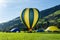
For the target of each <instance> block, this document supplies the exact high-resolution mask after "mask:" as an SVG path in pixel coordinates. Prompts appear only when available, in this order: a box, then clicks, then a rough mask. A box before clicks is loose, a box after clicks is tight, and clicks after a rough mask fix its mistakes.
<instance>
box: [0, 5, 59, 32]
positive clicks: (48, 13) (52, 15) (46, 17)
mask: <svg viewBox="0 0 60 40" xmlns="http://www.w3.org/2000/svg"><path fill="white" fill-rule="evenodd" d="M52 20H57V21H58V22H59V23H60V5H58V6H55V7H52V8H49V9H46V10H42V11H40V20H39V22H38V24H37V25H38V26H39V28H40V26H43V28H47V27H48V26H47V25H48V24H46V22H47V21H49V22H52ZM40 24H42V25H40ZM43 24H44V25H43ZM51 24H52V23H51ZM14 27H18V28H20V29H26V28H27V27H26V26H25V25H24V24H23V23H22V22H21V20H20V17H17V18H15V19H13V20H11V21H8V22H5V23H1V24H0V31H9V30H10V29H12V28H14ZM58 27H60V26H58Z"/></svg>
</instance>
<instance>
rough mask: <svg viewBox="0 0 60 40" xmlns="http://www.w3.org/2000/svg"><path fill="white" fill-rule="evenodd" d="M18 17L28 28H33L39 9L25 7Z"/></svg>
mask: <svg viewBox="0 0 60 40" xmlns="http://www.w3.org/2000/svg"><path fill="white" fill-rule="evenodd" d="M20 18H21V19H22V21H23V23H24V24H25V25H26V26H27V27H28V28H33V27H34V26H35V25H36V23H37V22H38V19H39V11H38V9H36V8H26V9H24V10H23V11H22V13H21V16H20Z"/></svg>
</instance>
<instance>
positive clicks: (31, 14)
mask: <svg viewBox="0 0 60 40" xmlns="http://www.w3.org/2000/svg"><path fill="white" fill-rule="evenodd" d="M33 21H34V11H33V9H32V8H30V9H29V22H30V28H32V24H33Z"/></svg>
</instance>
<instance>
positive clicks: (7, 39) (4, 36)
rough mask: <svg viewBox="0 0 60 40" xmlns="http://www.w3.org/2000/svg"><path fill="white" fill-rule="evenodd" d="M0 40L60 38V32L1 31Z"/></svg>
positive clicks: (54, 39) (55, 39) (46, 39)
mask: <svg viewBox="0 0 60 40" xmlns="http://www.w3.org/2000/svg"><path fill="white" fill-rule="evenodd" d="M0 40H60V34H57V33H56V34H53V33H51V34H49V33H46V34H44V33H0Z"/></svg>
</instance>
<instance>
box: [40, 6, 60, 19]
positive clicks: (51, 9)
mask: <svg viewBox="0 0 60 40" xmlns="http://www.w3.org/2000/svg"><path fill="white" fill-rule="evenodd" d="M58 10H60V5H57V6H55V7H52V8H49V9H46V10H42V11H40V13H41V14H40V15H41V18H43V17H45V16H48V15H50V14H52V13H54V12H56V11H58Z"/></svg>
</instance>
